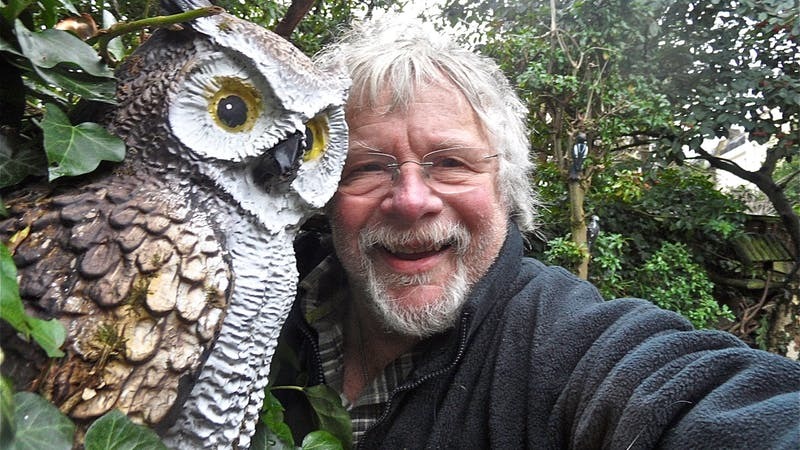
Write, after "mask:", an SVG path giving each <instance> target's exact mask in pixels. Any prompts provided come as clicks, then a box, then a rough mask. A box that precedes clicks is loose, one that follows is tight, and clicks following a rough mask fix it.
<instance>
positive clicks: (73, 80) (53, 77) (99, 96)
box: [33, 66, 116, 104]
mask: <svg viewBox="0 0 800 450" xmlns="http://www.w3.org/2000/svg"><path fill="white" fill-rule="evenodd" d="M33 70H34V72H36V74H37V75H39V78H41V79H42V81H44V82H45V83H50V84H52V85H55V86H58V87H60V88H61V89H63V90H64V91H66V92H69V93H70V94H72V95H79V96H81V97H83V98H85V99H87V100H96V101H99V102H103V103H111V104H114V103H116V97H115V90H116V82H115V81H114V80H111V79H108V78H98V77H90V76H87V75H86V74H82V73H78V72H65V71H64V70H63V69H62V67H61V66H59V67H55V68H53V69H45V68H42V67H36V66H34V67H33Z"/></svg>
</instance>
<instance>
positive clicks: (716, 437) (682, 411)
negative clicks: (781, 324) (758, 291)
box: [556, 300, 800, 450]
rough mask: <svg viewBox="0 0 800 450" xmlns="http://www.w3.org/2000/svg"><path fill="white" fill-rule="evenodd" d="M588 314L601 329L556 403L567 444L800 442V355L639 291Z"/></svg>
mask: <svg viewBox="0 0 800 450" xmlns="http://www.w3.org/2000/svg"><path fill="white" fill-rule="evenodd" d="M617 302H619V303H617ZM585 315H586V318H587V320H589V319H588V318H589V317H592V318H593V319H594V321H593V323H592V325H587V326H588V327H589V328H591V327H592V326H594V327H597V328H598V329H602V330H603V332H602V333H601V334H599V335H598V336H597V338H596V339H594V340H593V341H592V343H591V345H590V346H588V348H587V349H586V351H585V353H584V354H583V356H582V357H581V358H580V360H579V362H578V363H577V365H576V367H575V370H574V372H573V373H572V374H571V376H570V378H569V380H568V382H567V384H566V386H565V389H564V390H563V391H562V394H561V396H560V398H559V400H558V403H557V407H556V409H557V410H558V411H559V412H560V413H561V414H559V416H560V420H561V421H562V422H561V423H560V427H559V428H560V429H561V431H562V433H563V432H566V433H567V436H569V438H567V439H568V440H569V441H570V442H569V443H568V444H569V446H570V447H573V448H597V447H599V446H601V443H602V447H603V448H614V449H616V448H621V449H629V448H630V449H634V448H676V449H686V448H692V449H699V448H714V449H719V448H725V449H734V448H742V449H755V448H770V449H782V448H786V449H795V450H796V449H798V448H800V364H798V363H797V362H795V361H791V360H789V359H787V358H783V357H781V356H778V355H774V354H770V353H767V352H763V351H759V350H754V349H750V348H748V347H747V346H746V345H745V344H744V343H742V342H741V341H740V340H738V339H737V338H735V337H734V336H733V335H730V334H728V333H723V332H719V331H696V330H692V329H691V328H690V326H689V325H688V323H686V322H685V320H684V319H683V318H681V317H679V316H678V315H677V314H674V313H671V312H668V311H664V310H661V309H659V308H656V307H655V306H653V305H650V304H649V303H647V302H643V301H639V300H614V301H611V302H606V303H604V304H599V305H597V307H596V308H590V309H589V310H588V311H587V312H586V313H585ZM577 320H578V321H580V320H581V319H580V318H578V319H577ZM604 321H605V323H604V324H603V322H604ZM563 427H567V428H568V429H569V431H567V430H564V428H563Z"/></svg>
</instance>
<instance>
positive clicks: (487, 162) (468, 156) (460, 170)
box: [422, 148, 497, 194]
mask: <svg viewBox="0 0 800 450" xmlns="http://www.w3.org/2000/svg"><path fill="white" fill-rule="evenodd" d="M496 156H497V155H496V154H495V155H492V154H489V152H487V151H486V150H485V149H482V148H452V149H445V150H436V151H433V152H430V153H428V154H427V155H425V156H424V157H423V158H422V162H423V164H424V165H425V166H426V167H425V170H427V173H428V176H429V181H428V184H429V185H430V186H431V188H433V189H434V190H436V191H438V192H441V193H443V194H456V193H459V192H465V191H469V190H471V189H474V188H475V187H477V186H479V185H480V184H482V183H483V182H484V180H483V178H482V177H480V176H479V175H481V174H485V173H488V172H490V171H491V170H492V164H493V163H492V162H493V161H494V158H495V157H496Z"/></svg>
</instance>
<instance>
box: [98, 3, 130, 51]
mask: <svg viewBox="0 0 800 450" xmlns="http://www.w3.org/2000/svg"><path fill="white" fill-rule="evenodd" d="M116 23H117V18H116V17H114V14H113V13H112V12H111V11H109V10H107V9H104V10H103V28H105V29H108V28H111V26H112V25H114V24H116ZM107 48H108V52H109V53H111V55H112V56H113V57H114V59H116V60H117V61H120V60H122V58H124V57H125V45H124V44H123V43H122V38H119V37H116V38H114V39H112V40H110V41H109V42H108V47H107Z"/></svg>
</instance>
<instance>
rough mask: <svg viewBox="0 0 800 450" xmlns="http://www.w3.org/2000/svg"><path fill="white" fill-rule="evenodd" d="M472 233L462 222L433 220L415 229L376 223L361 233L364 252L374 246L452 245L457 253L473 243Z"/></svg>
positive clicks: (438, 246)
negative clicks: (397, 227)
mask: <svg viewBox="0 0 800 450" xmlns="http://www.w3.org/2000/svg"><path fill="white" fill-rule="evenodd" d="M470 241H471V237H470V233H469V230H467V227H465V226H464V225H462V224H459V223H453V222H443V221H438V222H430V223H427V224H424V225H421V226H419V227H416V228H413V229H403V230H401V229H396V228H394V227H393V226H391V225H384V224H377V225H372V226H369V227H367V228H365V229H363V230H362V231H361V232H360V233H359V236H358V244H359V247H360V249H361V251H362V252H364V253H365V254H366V252H367V251H369V250H370V249H372V248H374V247H385V248H387V249H395V248H406V247H417V248H430V249H438V248H442V247H446V246H449V247H452V248H453V250H454V251H455V253H456V254H457V255H464V254H466V252H467V250H468V249H469V246H470Z"/></svg>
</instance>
